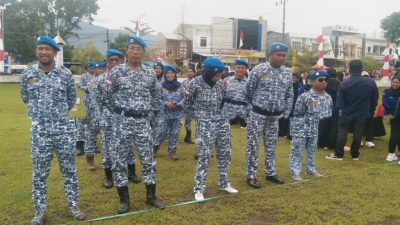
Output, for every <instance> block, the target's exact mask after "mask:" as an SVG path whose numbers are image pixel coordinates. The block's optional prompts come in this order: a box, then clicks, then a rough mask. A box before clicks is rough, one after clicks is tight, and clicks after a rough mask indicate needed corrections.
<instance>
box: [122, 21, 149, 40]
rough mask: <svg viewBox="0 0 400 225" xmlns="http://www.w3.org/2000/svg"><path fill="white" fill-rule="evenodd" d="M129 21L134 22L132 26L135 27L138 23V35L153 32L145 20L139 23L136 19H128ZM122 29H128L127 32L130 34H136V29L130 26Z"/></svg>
mask: <svg viewBox="0 0 400 225" xmlns="http://www.w3.org/2000/svg"><path fill="white" fill-rule="evenodd" d="M129 21H130V22H132V23H133V24H134V25H133V27H134V28H136V27H137V25H138V23H139V36H140V37H142V36H145V35H146V34H151V33H153V32H154V30H153V29H151V28H150V26H149V25H148V24H147V23H146V22H144V23H141V22H140V20H139V21H137V20H129ZM124 29H125V30H126V31H128V32H129V33H131V34H136V29H132V28H130V27H124Z"/></svg>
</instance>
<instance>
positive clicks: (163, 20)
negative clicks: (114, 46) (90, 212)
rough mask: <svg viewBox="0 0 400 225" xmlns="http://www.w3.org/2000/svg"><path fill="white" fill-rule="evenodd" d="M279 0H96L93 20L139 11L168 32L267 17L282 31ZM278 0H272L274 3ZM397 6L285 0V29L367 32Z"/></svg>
mask: <svg viewBox="0 0 400 225" xmlns="http://www.w3.org/2000/svg"><path fill="white" fill-rule="evenodd" d="M281 1H283V0H176V1H171V0H169V1H168V0H158V1H156V0H140V1H138V0H98V5H99V7H100V9H99V10H98V12H97V15H96V16H94V24H96V25H101V26H105V27H107V28H121V27H125V26H130V27H133V23H132V22H130V21H129V20H136V18H137V17H141V18H142V19H141V20H142V21H143V22H146V23H148V24H149V26H150V27H151V28H152V29H153V30H155V31H156V32H163V33H172V32H173V31H174V29H175V28H176V27H177V26H178V24H180V23H182V21H184V23H188V24H211V18H212V17H216V16H217V17H234V18H245V19H257V18H258V17H259V16H262V17H263V19H265V20H267V21H268V29H269V30H273V31H278V32H281V31H282V17H283V7H282V5H281ZM276 2H278V5H276ZM396 11H400V1H399V0H364V1H363V0H287V2H286V26H285V29H286V32H290V33H294V34H308V35H318V34H321V33H322V27H324V26H334V25H343V26H353V27H355V28H357V29H358V30H359V31H360V32H363V33H367V35H368V34H369V36H372V35H373V34H374V33H376V34H379V32H380V31H381V29H380V21H381V20H382V19H383V18H385V17H386V16H389V15H390V14H391V13H393V12H396Z"/></svg>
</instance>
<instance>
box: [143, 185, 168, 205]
mask: <svg viewBox="0 0 400 225" xmlns="http://www.w3.org/2000/svg"><path fill="white" fill-rule="evenodd" d="M146 198H147V199H146V204H149V205H151V206H154V207H156V208H159V209H165V205H164V204H162V203H161V202H160V201H158V200H157V197H156V185H155V184H146Z"/></svg>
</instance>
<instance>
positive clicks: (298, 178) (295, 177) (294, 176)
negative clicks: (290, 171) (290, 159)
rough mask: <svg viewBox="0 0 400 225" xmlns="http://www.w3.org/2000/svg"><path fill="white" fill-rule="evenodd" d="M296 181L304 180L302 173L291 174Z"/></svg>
mask: <svg viewBox="0 0 400 225" xmlns="http://www.w3.org/2000/svg"><path fill="white" fill-rule="evenodd" d="M290 177H291V178H292V179H293V180H294V181H302V180H303V178H302V177H301V176H300V175H291V176H290Z"/></svg>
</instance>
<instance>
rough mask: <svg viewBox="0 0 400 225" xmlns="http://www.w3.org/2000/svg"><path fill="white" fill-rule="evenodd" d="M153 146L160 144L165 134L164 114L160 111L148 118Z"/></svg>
mask: <svg viewBox="0 0 400 225" xmlns="http://www.w3.org/2000/svg"><path fill="white" fill-rule="evenodd" d="M150 125H151V130H152V137H153V138H152V139H153V146H160V145H161V142H162V141H163V139H164V137H165V135H166V124H165V114H164V113H163V112H162V111H160V112H158V113H156V114H155V115H154V117H153V118H151V119H150Z"/></svg>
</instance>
